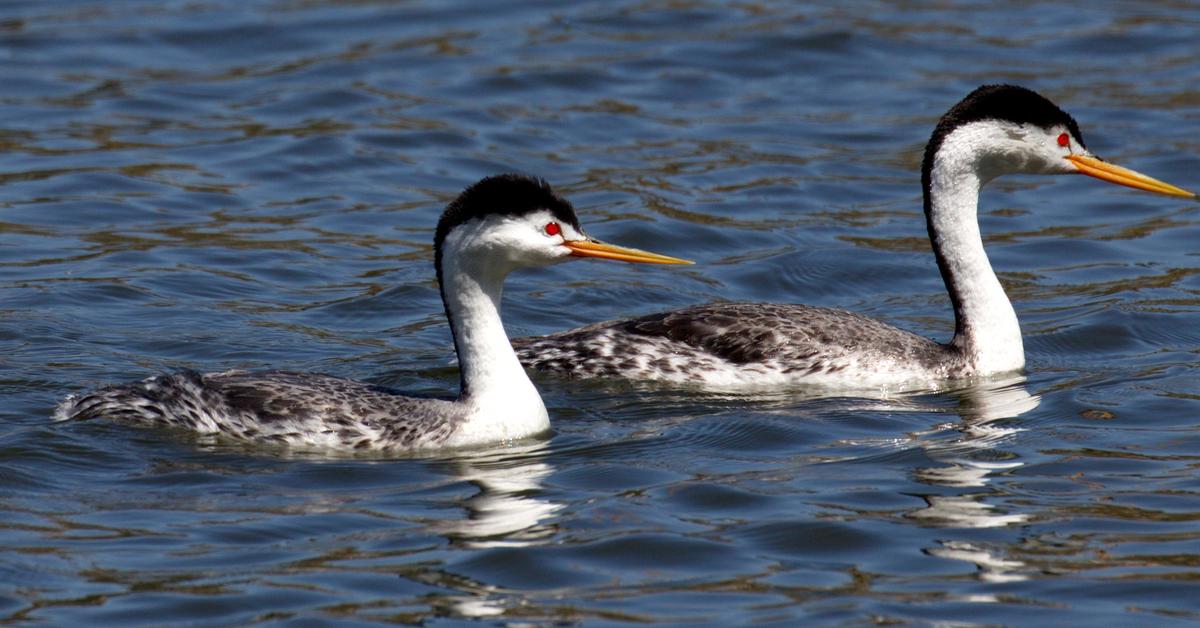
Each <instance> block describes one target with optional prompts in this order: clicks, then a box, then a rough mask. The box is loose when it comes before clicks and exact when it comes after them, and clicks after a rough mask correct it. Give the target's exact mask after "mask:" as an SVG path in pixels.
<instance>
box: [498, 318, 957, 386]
mask: <svg viewBox="0 0 1200 628" xmlns="http://www.w3.org/2000/svg"><path fill="white" fill-rule="evenodd" d="M513 347H514V348H515V349H516V350H517V357H519V358H520V359H521V362H522V363H523V364H524V365H525V366H526V367H528V368H532V369H536V370H540V371H552V372H556V373H559V374H563V375H567V376H570V377H584V378H592V377H600V378H604V377H613V378H626V379H638V380H658V381H669V382H676V383H694V384H700V385H706V386H717V387H720V386H722V385H729V386H738V387H744V386H753V385H763V386H773V385H780V384H788V383H796V382H799V381H803V383H805V384H810V385H815V386H820V385H822V384H824V383H838V384H841V385H842V386H844V383H842V382H843V380H844V373H843V371H845V370H847V369H850V371H852V372H853V371H854V370H858V369H856V368H854V367H856V366H859V365H862V364H872V365H873V368H874V369H875V370H876V371H877V372H879V374H880V375H887V374H888V373H890V372H894V373H901V372H928V371H939V372H944V377H952V378H953V377H964V376H967V375H970V373H969V366H968V364H967V362H966V360H964V359H962V356H961V354H960V352H959V351H957V350H956V349H955V348H953V347H950V346H947V345H942V344H938V343H936V342H934V341H932V340H930V339H928V338H924V337H921V336H918V335H916V334H913V333H911V332H907V331H904V330H902V329H898V328H895V327H892V326H890V325H887V324H884V323H882V322H880V321H877V320H875V319H872V318H869V317H867V316H863V315H861V314H856V313H854V312H847V311H844V310H835V309H829V308H821V307H812V306H807V305H785V304H775V303H713V304H708V305H698V306H694V307H689V308H684V309H681V310H675V311H671V312H661V313H658V314H651V315H649V316H642V317H640V318H634V319H629V320H618V321H607V322H604V323H597V324H595V325H589V326H587V327H581V328H579V329H573V330H570V331H565V332H560V333H557V334H550V335H547V336H538V337H529V338H518V339H516V340H515V341H513ZM889 379H894V378H889ZM863 385H864V386H870V385H872V384H871V382H870V381H863Z"/></svg>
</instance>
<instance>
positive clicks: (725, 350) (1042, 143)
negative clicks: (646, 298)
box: [513, 85, 1087, 392]
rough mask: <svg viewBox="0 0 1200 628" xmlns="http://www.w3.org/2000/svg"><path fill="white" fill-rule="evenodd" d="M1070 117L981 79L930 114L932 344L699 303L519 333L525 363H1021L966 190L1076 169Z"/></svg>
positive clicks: (817, 313)
mask: <svg viewBox="0 0 1200 628" xmlns="http://www.w3.org/2000/svg"><path fill="white" fill-rule="evenodd" d="M1081 156H1087V153H1086V148H1085V146H1084V144H1083V139H1082V137H1080V133H1079V126H1078V125H1077V124H1076V123H1075V120H1074V119H1073V118H1071V116H1069V115H1067V114H1066V113H1065V112H1064V111H1063V110H1062V109H1060V108H1059V107H1058V106H1057V105H1055V104H1054V103H1052V102H1050V101H1049V100H1047V99H1046V98H1044V97H1042V96H1041V95H1039V94H1037V93H1035V92H1033V91H1030V90H1028V89H1025V88H1023V87H1018V86H1014V85H985V86H982V87H980V88H978V89H976V90H974V91H973V92H971V93H970V94H968V95H967V96H966V97H965V98H963V99H962V100H961V101H960V102H959V103H958V104H956V105H954V106H953V107H951V108H950V110H949V111H947V112H946V114H945V115H943V116H942V118H941V120H940V121H939V123H938V125H937V127H936V128H935V129H934V132H933V135H932V136H931V137H930V140H929V143H928V144H927V146H926V151H925V156H924V161H923V163H922V167H921V173H922V187H923V190H924V209H925V215H926V226H927V229H928V232H929V237H930V241H931V243H932V248H933V253H934V257H935V259H936V260H937V263H938V268H939V270H940V271H941V273H942V278H943V280H944V281H945V284H946V289H947V293H948V294H949V296H950V301H951V304H952V305H953V307H954V314H955V334H954V336H953V339H952V340H951V341H950V342H948V343H946V344H939V343H937V342H934V341H933V340H930V339H928V338H924V337H921V336H918V335H916V334H913V333H911V332H907V331H904V330H902V329H897V328H895V327H892V326H890V325H887V324H885V323H883V322H881V321H878V320H875V319H872V318H868V317H866V316H863V315H861V314H855V313H853V312H847V311H843V310H835V309H828V308H821V307H812V306H805V305H780V304H773V303H729V304H720V303H719V304H712V305H701V306H697V307H690V308H685V309H682V310H676V311H673V312H664V313H659V314H652V315H650V316H643V317H641V318H636V319H632V320H624V321H609V322H606V323H600V324H597V325H591V326H589V327H583V328H580V329H575V330H572V331H566V332H561V333H557V334H552V335H549V336H542V337H537V338H518V339H517V340H516V341H515V342H514V343H513V345H514V347H515V348H516V349H517V355H518V357H519V358H520V359H521V361H522V363H523V364H525V365H526V367H527V368H533V369H536V370H541V371H551V372H557V373H560V374H564V375H568V376H573V377H584V378H587V377H610V378H626V379H636V380H652V381H667V382H674V383H691V384H696V385H700V386H703V387H709V388H725V387H728V388H734V389H747V388H748V389H753V388H756V387H777V386H804V387H832V388H838V389H843V390H844V389H880V390H887V391H889V392H890V391H894V390H898V389H912V388H926V387H931V386H940V385H943V384H944V382H946V381H947V380H955V379H962V378H966V377H972V376H977V375H991V374H998V373H1005V372H1012V371H1017V370H1019V369H1021V368H1022V367H1023V366H1024V364H1025V355H1024V348H1023V346H1022V342H1021V331H1020V326H1019V323H1018V321H1017V318H1016V313H1015V311H1014V309H1013V308H1012V304H1011V302H1010V301H1009V299H1008V296H1007V295H1006V294H1005V293H1004V289H1003V286H1002V285H1001V284H1000V281H999V279H997V277H996V275H995V272H994V271H993V269H992V267H991V263H990V262H989V261H988V259H987V254H986V252H985V251H984V247H983V241H982V238H981V236H980V234H979V224H978V219H977V206H978V197H979V190H980V188H981V187H982V186H983V184H984V183H986V182H987V181H989V180H991V179H993V178H995V177H996V176H999V175H1002V174H1007V173H1022V172H1024V173H1031V174H1072V173H1077V172H1080V169H1079V168H1078V167H1077V166H1075V165H1073V162H1071V161H1070V160H1069V158H1070V157H1081Z"/></svg>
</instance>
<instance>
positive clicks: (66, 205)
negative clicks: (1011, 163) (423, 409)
mask: <svg viewBox="0 0 1200 628" xmlns="http://www.w3.org/2000/svg"><path fill="white" fill-rule="evenodd" d="M798 5H799V3H792V2H707V1H702V0H697V1H675V2H665V1H662V2H660V1H640V2H639V1H626V0H617V1H596V2H573V3H564V2H503V3H500V2H495V3H490V2H478V1H464V2H370V1H359V2H326V1H321V0H288V1H284V0H280V1H275V2H242V1H240V0H191V1H187V2H149V1H143V0H124V1H121V0H110V1H105V2H98V1H97V2H82V1H81V2H65V1H58V2H44V1H26V2H13V1H9V2H5V3H3V4H2V5H0V68H2V69H0V393H2V394H3V397H2V399H3V402H2V404H0V623H3V622H8V621H13V622H17V623H25V622H30V623H45V624H57V625H62V624H74V623H81V624H82V623H88V624H95V623H101V622H104V623H109V624H113V625H126V626H129V625H138V624H156V625H157V624H173V625H185V624H188V623H195V624H227V625H229V624H238V625H245V624H268V625H298V624H301V623H304V625H312V624H311V623H305V622H313V623H321V622H329V623H333V622H337V623H346V624H349V623H352V622H359V623H364V624H365V623H372V622H381V623H389V622H397V623H406V622H428V623H458V622H460V621H463V620H467V619H472V618H474V619H479V620H481V621H484V622H486V623H497V624H516V625H530V624H532V625H539V624H549V623H554V622H566V623H575V622H583V623H589V624H591V623H594V624H614V625H616V624H625V623H643V622H661V623H678V624H694V623H704V622H709V623H714V624H735V623H750V622H754V623H763V624H772V623H774V624H779V625H795V624H796V623H798V622H802V621H803V622H822V623H850V624H861V623H867V622H911V623H917V624H924V623H935V622H949V623H955V622H957V623H958V624H961V625H971V624H1022V623H1043V624H1049V623H1052V622H1053V623H1058V624H1061V625H1083V624H1088V625H1115V624H1126V625H1128V624H1149V623H1153V624H1158V625H1167V624H1171V623H1174V622H1179V623H1186V622H1195V621H1197V620H1200V594H1198V591H1200V589H1198V587H1200V582H1197V581H1198V580H1200V429H1198V428H1197V425H1198V423H1200V421H1198V417H1197V414H1198V411H1200V402H1198V401H1197V400H1198V398H1200V383H1198V381H1197V367H1196V365H1197V363H1200V359H1198V357H1197V355H1196V353H1197V348H1198V347H1200V297H1198V294H1197V292H1198V291H1200V258H1198V257H1197V255H1196V252H1197V251H1198V250H1200V214H1198V213H1197V209H1198V208H1200V207H1198V206H1197V205H1196V204H1195V203H1188V202H1185V201H1181V200H1178V199H1168V198H1164V197H1156V196H1152V195H1149V194H1142V193H1137V192H1134V191H1130V190H1127V189H1124V188H1117V187H1115V186H1107V185H1104V184H1102V183H1100V182H1098V181H1094V180H1091V179H1088V178H1085V177H1066V178H1063V177H1058V178H1051V177H1041V178H1037V177H1023V178H1022V177H1016V178H1010V179H1002V180H1000V181H998V182H996V183H995V184H993V185H991V186H990V187H989V188H988V189H987V190H985V195H984V199H983V201H982V206H981V214H982V221H983V230H984V232H985V234H986V237H987V240H988V246H989V251H990V253H991V256H992V260H993V262H994V264H995V265H996V266H997V268H998V269H999V270H1000V272H1001V276H1002V279H1003V281H1004V283H1005V285H1006V287H1007V289H1008V291H1009V294H1010V295H1011V296H1012V298H1013V299H1014V302H1015V306H1016V309H1017V312H1018V314H1019V316H1020V317H1021V320H1022V325H1023V327H1024V330H1025V334H1026V348H1027V352H1028V359H1029V368H1028V372H1029V375H1028V378H1027V379H1026V380H1024V381H1021V380H1017V381H1010V382H995V383H992V384H989V385H988V386H986V387H980V388H976V389H970V390H963V391H955V392H948V393H943V394H936V395H934V394H931V395H923V396H915V397H906V398H898V399H890V400H882V401H880V400H869V399H858V398H829V399H807V400H806V399H802V398H797V397H795V396H788V395H779V396H776V397H756V398H740V399H738V398H721V397H715V396H706V395H697V394H691V393H686V392H679V391H671V390H663V389H653V388H639V387H633V386H627V385H619V384H588V385H578V384H569V383H565V382H561V381H555V380H553V379H540V380H539V385H540V388H541V390H542V393H543V396H544V397H545V399H546V401H547V405H548V406H549V408H550V413H551V416H552V420H553V422H554V425H555V429H556V433H555V434H554V436H553V437H552V438H550V439H549V440H547V441H544V442H541V443H534V444H531V445H528V446H525V447H519V448H500V449H496V450H492V451H484V452H480V453H479V454H477V455H471V456H465V455H459V456H454V457H451V458H439V457H435V458H428V459H415V460H414V459H368V460H348V459H341V460H339V459H330V458H318V457H313V456H288V455H286V454H284V453H282V452H279V451H273V450H266V449H254V448H246V447H236V446H231V445H228V444H222V443H212V442H205V441H199V442H197V441H196V440H194V439H191V438H189V437H188V436H187V435H181V434H173V433H167V432H154V431H141V430H136V429H131V428H127V427H123V426H119V425H113V424H108V423H101V422H96V423H89V424H68V425H53V424H50V422H49V421H48V419H49V415H50V413H51V411H52V408H53V406H54V404H55V403H56V402H57V401H58V400H59V399H61V398H62V397H63V396H64V395H66V394H68V393H70V392H77V391H81V390H84V389H88V388H91V387H95V386H98V385H101V384H104V383H109V382H114V381H124V380H130V379H135V378H141V377H144V376H147V375H149V374H153V373H156V372H160V371H165V370H171V369H176V368H180V367H190V368H196V369H200V370H221V369H227V368H234V367H250V368H254V367H268V366H269V367H278V368H288V369H298V370H315V371H324V372H329V373H333V374H337V375H342V376H347V377H353V378H358V379H366V380H371V381H375V382H379V383H383V384H388V385H394V386H399V387H402V388H405V389H409V390H419V391H425V392H442V393H446V392H450V391H452V390H453V388H454V386H455V384H456V383H457V376H456V374H455V370H454V369H453V367H452V366H451V360H452V351H451V347H450V344H449V335H448V332H447V329H446V326H445V324H444V321H443V317H442V313H441V305H440V303H439V301H438V293H437V288H436V285H435V282H434V279H433V272H432V269H431V264H430V257H431V255H430V240H431V232H432V226H433V224H434V221H435V220H436V217H437V215H438V213H439V211H440V209H441V206H442V205H443V204H444V203H445V202H446V201H447V200H448V199H449V198H451V197H452V196H453V195H454V194H456V193H457V192H458V191H459V190H460V189H461V188H462V187H463V186H464V185H466V184H468V183H470V182H472V181H474V180H475V179H477V178H479V177H481V176H483V175H486V174H491V173H495V172H499V171H506V170H514V169H515V170H521V171H526V172H531V173H536V174H539V175H541V176H544V177H546V178H547V179H549V180H550V181H551V182H552V183H554V184H555V185H556V186H557V187H558V188H559V190H560V191H562V192H563V193H565V194H566V195H568V196H569V197H570V198H571V199H572V200H573V201H574V202H575V204H576V206H577V207H579V209H580V213H581V215H582V217H583V220H584V222H585V224H586V225H589V226H590V230H591V231H592V233H594V234H595V235H597V236H599V237H602V238H605V239H609V240H612V241H615V242H621V243H624V244H628V245H632V246H639V247H644V248H650V249H653V250H656V251H661V252H663V253H668V254H672V255H680V256H686V257H690V258H693V259H696V260H698V261H699V262H700V263H699V264H698V265H697V266H695V267H691V268H687V269H679V268H641V267H632V266H626V265H620V264H602V263H583V262H581V263H576V264H568V265H563V266H559V267H556V268H554V269H551V270H547V271H541V272H529V273H524V274H520V275H518V276H516V277H514V278H513V279H512V280H511V281H510V282H509V283H508V287H507V292H506V298H507V303H506V311H505V314H506V322H507V324H508V326H509V329H510V331H511V332H512V333H513V334H514V335H520V334H530V333H543V332H549V331H553V330H558V329H563V328H566V327H569V326H575V325H580V324H584V323H588V322H593V321H597V320H601V319H605V318H610V317H618V316H627V315H634V314H639V313H646V312H650V311H655V310H658V309H660V308H664V307H668V306H681V305H685V304H692V303H700V302H708V301H713V300H718V299H752V300H775V301H798V302H807V303H814V304H820V305H828V306H841V307H846V308H850V309H854V310H858V311H862V312H867V313H870V314H874V315H877V316H881V317H884V318H886V319H888V320H890V321H892V322H895V323H898V324H902V325H904V326H908V327H910V328H913V329H916V330H919V331H921V332H923V333H927V334H929V335H934V336H937V337H941V338H945V337H947V336H948V335H949V332H950V331H951V330H952V322H951V320H950V314H949V309H948V301H947V298H946V297H945V295H944V292H943V289H942V286H941V282H940V279H939V277H938V273H937V270H936V267H935V265H934V263H933V260H932V257H931V256H930V254H929V251H928V244H927V242H926V240H925V235H924V223H923V220H922V218H921V215H920V193H919V192H920V191H919V187H918V167H919V160H920V155H921V148H922V146H923V144H924V141H925V140H926V139H927V137H928V134H929V132H930V130H931V128H932V125H933V123H934V122H935V121H936V119H937V117H938V116H939V115H940V114H941V113H942V112H943V111H944V110H945V109H946V108H947V107H948V106H950V105H951V104H953V103H954V102H955V101H957V100H958V99H959V98H961V97H962V96H963V95H964V94H966V93H967V92H968V91H969V90H970V89H972V88H973V87H975V86H977V85H979V84H981V83H986V82H997V81H1012V82H1019V83H1022V84H1025V85H1028V86H1030V87H1033V88H1035V89H1037V90H1039V91H1041V92H1043V93H1045V94H1046V95H1048V96H1050V97H1051V98H1053V99H1054V100H1056V101H1057V102H1059V103H1060V104H1061V105H1063V106H1064V107H1065V108H1066V109H1067V110H1068V111H1070V112H1072V113H1073V114H1074V115H1075V116H1076V118H1077V119H1078V120H1079V121H1080V124H1081V125H1082V128H1083V132H1084V136H1085V139H1086V140H1087V141H1088V144H1089V146H1090V147H1091V148H1092V149H1093V150H1095V151H1096V152H1097V153H1099V154H1101V155H1104V156H1106V157H1108V158H1110V159H1112V160H1114V161H1117V162H1118V163H1122V164H1125V165H1127V166H1131V167H1134V168H1136V169H1139V170H1142V171H1144V172H1147V173H1149V174H1152V175H1154V176H1158V177H1161V178H1162V179H1164V180H1167V181H1170V182H1173V183H1176V184H1180V185H1183V186H1185V187H1191V188H1198V187H1200V39H1198V38H1197V33H1200V6H1198V5H1196V4H1194V3H1180V2H1169V1H1161V2H1159V1H1148V2H1138V3H1069V4H1068V3H1042V2H994V1H991V0H989V1H988V2H962V3H940V2H918V3H902V6H894V5H892V4H890V3H881V2H850V3H828V4H824V5H816V6H808V7H802V6H798Z"/></svg>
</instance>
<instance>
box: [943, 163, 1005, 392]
mask: <svg viewBox="0 0 1200 628" xmlns="http://www.w3.org/2000/svg"><path fill="white" fill-rule="evenodd" d="M944 148H946V147H945V146H944ZM925 175H926V176H925V181H924V183H925V219H926V223H927V225H928V227H929V239H930V241H931V243H932V244H933V252H934V255H936V257H937V263H938V268H939V269H940V270H941V272H942V279H943V280H944V281H945V282H946V290H947V291H948V292H949V293H950V300H951V302H952V303H953V304H954V319H955V327H954V340H953V341H951V347H953V348H955V349H957V350H958V351H960V352H961V353H962V355H963V358H964V359H965V360H966V361H967V363H968V365H970V366H971V367H973V369H972V370H974V371H975V372H976V373H978V374H981V375H982V374H989V373H1001V372H1006V371H1014V370H1018V369H1021V368H1022V367H1024V366H1025V350H1024V348H1023V346H1022V344H1021V326H1020V324H1019V323H1018V322H1017V315H1016V312H1014V311H1013V307H1012V303H1010V302H1009V300H1008V295H1006V294H1005V293H1004V288H1003V286H1001V285H1000V280H999V279H998V278H997V277H996V273H995V271H993V270H992V264H991V262H990V261H988V257H987V253H986V252H985V251H984V250H983V239H982V238H981V237H980V234H979V217H978V206H979V190H980V188H981V187H982V186H983V184H984V183H986V182H987V179H986V178H985V177H986V176H987V175H981V174H980V168H979V167H978V160H976V159H974V158H973V155H971V154H970V151H954V150H942V151H939V154H938V155H937V156H936V157H934V158H932V163H931V164H927V165H926V168H925Z"/></svg>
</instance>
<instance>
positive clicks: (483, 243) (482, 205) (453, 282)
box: [55, 174, 690, 450]
mask: <svg viewBox="0 0 1200 628" xmlns="http://www.w3.org/2000/svg"><path fill="white" fill-rule="evenodd" d="M580 257H592V258H598V259H609V260H619V261H625V262H639V263H648V264H688V263H690V262H687V261H686V260H681V259H677V258H674V257H667V256H665V255H658V254H655V253H649V252H646V251H640V250H637V249H630V248H624V247H620V246H616V245H612V244H606V243H604V242H600V241H598V240H595V239H593V238H591V237H589V236H587V235H586V234H585V233H584V231H583V228H582V227H581V226H580V224H579V219H578V218H577V217H576V215H575V211H574V209H573V208H572V206H571V204H570V203H569V202H568V201H567V200H566V199H564V198H562V197H561V196H559V195H558V194H556V193H555V192H554V191H553V190H552V189H551V187H550V186H549V184H547V183H546V182H544V181H542V180H540V179H535V178H531V177H527V176H524V175H515V174H506V175H498V176H493V177H488V178H485V179H483V180H481V181H479V182H477V183H475V184H474V185H471V186H470V187H468V188H466V190H465V191H463V192H462V193H461V194H460V195H459V196H458V197H457V198H456V199H455V200H454V201H452V202H451V203H450V204H449V205H448V206H447V207H446V210H445V212H444V213H443V214H442V216H441V219H440V220H439V221H438V224H437V230H436V232H435V235H434V265H435V268H436V271H437V278H438V284H439V286H440V289H441V295H442V302H443V303H444V305H445V310H446V318H447V319H449V321H450V330H451V334H452V335H453V338H454V346H455V350H456V351H457V352H458V361H459V367H460V392H459V396H458V397H457V398H455V399H436V398H418V397H410V396H405V395H403V394H400V393H398V392H396V391H394V390H391V389H388V388H385V387H382V386H376V385H373V384H369V383H365V382H359V381H354V380H349V379H342V378H339V377H332V376H329V375H321V374H317V373H304V372H286V371H266V372H251V371H226V372H221V373H204V374H202V373H198V372H195V371H182V372H177V373H171V374H164V375H158V376H156V377H150V378H148V379H145V380H142V381H140V382H135V383H131V384H122V385H116V386H111V387H107V388H102V389H100V390H96V391H94V392H91V393H88V394H84V395H82V396H74V395H72V396H71V397H68V398H67V399H66V400H64V401H63V402H62V403H61V404H60V405H59V407H58V408H57V410H56V412H55V418H56V419H58V420H81V419H93V418H106V419H113V420H117V421H122V422H126V423H130V424H135V425H140V426H175V427H181V428H186V429H189V430H193V431H195V432H198V433H206V434H220V435H224V436H229V437H233V438H236V439H242V440H247V441H261V442H267V443H279V444H283V445H288V446H303V447H331V448H341V449H347V448H349V449H375V450H420V449H432V448H443V447H465V446H472V445H479V444H486V443H493V442H500V441H506V440H511V439H518V438H523V437H526V436H531V435H535V434H538V433H540V432H544V431H546V430H547V429H549V427H550V422H549V418H548V416H547V413H546V406H545V405H544V404H543V403H542V399H541V396H540V395H538V391H537V389H536V388H534V386H533V383H532V382H530V380H529V376H528V375H527V374H526V373H525V370H524V369H523V368H522V367H521V364H520V362H518V361H517V357H516V355H515V354H514V353H513V350H512V347H511V346H510V344H509V339H508V336H507V334H506V333H505V331H504V325H503V324H502V322H501V320H500V297H501V291H502V287H503V283H504V279H505V278H506V277H507V276H508V275H509V273H511V272H512V271H514V270H517V269H520V268H531V267H539V266H548V265H550V264H555V263H558V262H563V261H566V260H570V259H576V258H580Z"/></svg>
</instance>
